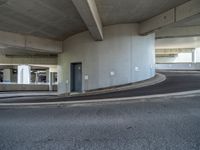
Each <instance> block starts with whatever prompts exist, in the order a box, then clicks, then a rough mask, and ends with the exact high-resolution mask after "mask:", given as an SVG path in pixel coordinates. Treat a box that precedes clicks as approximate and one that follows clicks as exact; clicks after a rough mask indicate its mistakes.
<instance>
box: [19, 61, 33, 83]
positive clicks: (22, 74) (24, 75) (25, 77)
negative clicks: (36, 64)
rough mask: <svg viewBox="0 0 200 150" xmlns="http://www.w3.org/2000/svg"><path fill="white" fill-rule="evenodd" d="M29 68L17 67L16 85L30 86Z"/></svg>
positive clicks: (27, 66) (26, 66)
mask: <svg viewBox="0 0 200 150" xmlns="http://www.w3.org/2000/svg"><path fill="white" fill-rule="evenodd" d="M30 79H31V67H30V66H29V65H19V66H18V74H17V83H18V84H30Z"/></svg>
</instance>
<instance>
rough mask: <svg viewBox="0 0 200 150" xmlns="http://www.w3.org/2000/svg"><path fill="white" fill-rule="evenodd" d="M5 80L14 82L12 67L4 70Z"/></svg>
mask: <svg viewBox="0 0 200 150" xmlns="http://www.w3.org/2000/svg"><path fill="white" fill-rule="evenodd" d="M3 82H12V69H4V70H3Z"/></svg>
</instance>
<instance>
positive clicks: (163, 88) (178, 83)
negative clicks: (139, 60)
mask: <svg viewBox="0 0 200 150" xmlns="http://www.w3.org/2000/svg"><path fill="white" fill-rule="evenodd" d="M162 74H165V75H166V77H167V79H166V81H164V82H162V83H159V84H156V85H152V86H148V87H143V88H138V89H134V90H125V91H117V92H110V93H104V94H96V95H90V96H75V97H62V98H45V97H42V98H31V97H29V98H12V99H5V100H1V102H4V103H15V102H27V103H29V102H30V103H32V102H55V101H76V100H92V99H104V98H118V97H119V98H120V97H132V96H145V95H154V94H165V93H174V92H182V91H190V90H199V89H200V72H162Z"/></svg>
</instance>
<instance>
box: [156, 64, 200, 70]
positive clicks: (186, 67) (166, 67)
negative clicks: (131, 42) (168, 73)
mask: <svg viewBox="0 0 200 150" xmlns="http://www.w3.org/2000/svg"><path fill="white" fill-rule="evenodd" d="M156 69H157V70H200V63H165V64H156Z"/></svg>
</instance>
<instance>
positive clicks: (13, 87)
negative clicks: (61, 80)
mask: <svg viewBox="0 0 200 150" xmlns="http://www.w3.org/2000/svg"><path fill="white" fill-rule="evenodd" d="M0 91H1V92H5V91H6V92H7V91H49V85H48V84H16V83H0ZM53 91H57V85H53Z"/></svg>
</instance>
